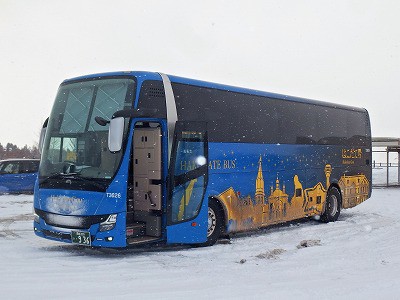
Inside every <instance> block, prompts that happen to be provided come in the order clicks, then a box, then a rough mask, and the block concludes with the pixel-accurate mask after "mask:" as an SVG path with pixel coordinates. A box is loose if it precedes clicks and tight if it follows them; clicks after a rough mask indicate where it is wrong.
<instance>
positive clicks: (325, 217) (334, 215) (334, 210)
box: [321, 187, 342, 223]
mask: <svg viewBox="0 0 400 300" xmlns="http://www.w3.org/2000/svg"><path fill="white" fill-rule="evenodd" d="M341 206H342V196H341V195H340V192H339V190H338V189H337V188H335V187H331V188H330V189H329V191H328V194H327V195H326V203H325V211H324V213H323V214H322V215H321V221H322V222H324V223H329V222H335V221H336V220H337V219H338V218H339V215H340V208H341Z"/></svg>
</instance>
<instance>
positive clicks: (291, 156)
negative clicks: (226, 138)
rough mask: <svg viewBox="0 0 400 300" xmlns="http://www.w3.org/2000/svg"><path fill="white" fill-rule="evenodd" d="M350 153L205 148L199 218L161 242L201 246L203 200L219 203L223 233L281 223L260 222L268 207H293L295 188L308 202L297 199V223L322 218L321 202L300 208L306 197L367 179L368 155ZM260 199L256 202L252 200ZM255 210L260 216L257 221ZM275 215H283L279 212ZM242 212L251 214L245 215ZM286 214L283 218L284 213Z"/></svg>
mask: <svg viewBox="0 0 400 300" xmlns="http://www.w3.org/2000/svg"><path fill="white" fill-rule="evenodd" d="M356 150H357V151H358V150H360V151H361V152H362V154H360V157H357V158H352V159H350V160H348V159H346V158H343V146H329V145H284V144H282V145H281V144H276V145H268V144H239V143H209V162H208V164H209V166H208V167H209V178H208V186H207V190H206V193H205V197H204V199H203V202H202V205H201V208H200V213H199V215H198V216H197V217H196V218H195V219H193V220H190V221H189V222H185V223H181V224H176V225H173V226H169V227H168V229H167V234H168V236H167V242H169V243H173V242H176V241H180V242H184V243H199V242H200V243H201V242H205V241H206V239H207V207H208V199H209V197H214V198H217V199H220V200H221V202H222V204H223V206H224V210H225V211H224V212H225V218H226V224H227V227H226V232H227V233H229V232H235V231H242V230H252V229H256V228H259V227H263V226H267V225H270V224H275V223H279V222H283V221H285V218H283V216H281V217H282V218H281V219H280V217H277V218H275V219H268V220H266V219H265V218H266V216H267V215H268V216H269V214H268V212H267V210H268V205H269V204H270V202H271V203H272V202H273V201H275V200H276V199H277V198H279V201H280V202H281V203H280V204H279V205H285V203H286V205H287V209H288V210H290V208H291V207H294V206H295V205H294V204H293V202H294V201H299V200H298V199H297V200H296V199H295V194H296V191H295V190H296V187H297V188H299V187H301V189H302V192H304V195H305V194H306V193H309V197H308V198H307V197H302V198H301V202H302V203H300V205H298V208H300V211H299V212H297V215H298V216H299V217H297V218H302V217H305V216H311V215H319V214H321V213H322V212H323V206H322V205H323V203H324V200H325V198H324V197H321V203H322V204H321V203H320V204H319V205H318V203H316V198H317V197H314V202H313V203H311V202H310V203H305V202H304V201H305V200H303V199H307V201H309V200H312V199H310V198H311V195H312V194H313V193H318V190H319V191H320V193H319V194H318V195H325V194H323V193H326V191H327V189H328V187H329V185H330V184H336V185H340V184H341V182H342V181H343V180H341V179H343V178H344V176H348V177H345V178H351V176H355V177H357V176H360V177H359V178H364V177H362V176H363V175H365V178H371V166H370V165H368V164H367V160H368V159H369V156H370V149H368V148H361V149H356ZM327 165H329V166H330V167H331V168H332V170H331V173H329V176H327V173H326V172H327V169H326V166H327ZM260 170H261V174H262V175H261V176H260ZM260 178H261V179H260ZM257 180H258V181H257ZM260 182H261V183H260ZM365 185H366V188H367V190H366V194H365V195H364V198H363V200H365V199H366V198H367V197H369V196H370V193H371V183H370V182H368V180H367V182H366V183H365ZM315 190H317V192H315ZM257 193H258V194H259V195H258V196H257ZM321 193H322V194H321ZM260 195H261V198H257V197H260ZM277 195H278V196H277ZM271 197H272V198H271ZM274 197H275V200H274ZM234 198H235V199H234ZM363 200H362V201H363ZM257 209H258V211H259V214H260V215H257V213H256V211H257ZM274 209H275V208H274ZM280 209H281V210H283V208H282V207H281V208H280ZM285 209H286V208H285ZM246 211H247V212H249V211H251V212H252V213H248V214H247V215H246ZM285 213H286V212H285ZM287 213H288V216H289V215H290V212H289V211H288V212H287ZM292 215H295V214H292ZM263 218H264V219H263ZM295 218H296V217H295Z"/></svg>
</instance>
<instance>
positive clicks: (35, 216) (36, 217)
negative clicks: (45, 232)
mask: <svg viewBox="0 0 400 300" xmlns="http://www.w3.org/2000/svg"><path fill="white" fill-rule="evenodd" d="M33 220H34V221H35V222H36V223H39V221H40V218H39V215H38V214H35V213H34V214H33Z"/></svg>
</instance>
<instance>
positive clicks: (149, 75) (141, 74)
mask: <svg viewBox="0 0 400 300" xmlns="http://www.w3.org/2000/svg"><path fill="white" fill-rule="evenodd" d="M118 76H133V77H137V78H138V79H139V78H140V81H143V80H146V79H147V80H160V79H161V78H160V76H159V73H156V72H145V71H119V72H107V73H98V74H90V75H84V76H79V77H75V78H70V79H66V80H64V81H63V82H62V84H66V83H70V82H74V81H79V80H85V79H95V78H102V77H118ZM168 77H169V78H170V81H171V82H174V83H180V84H188V85H194V86H200V87H206V88H213V89H218V90H223V91H230V92H236V93H242V94H250V95H255V96H262V97H268V98H274V99H282V100H288V101H294V102H301V103H306V104H312V105H319V106H327V107H334V108H340V109H346V110H352V111H359V112H367V110H366V109H365V108H360V107H354V106H348V105H343V104H337V103H332V102H326V101H320V100H313V99H307V98H302V97H295V96H289V95H283V94H278V93H271V92H265V91H260V90H253V89H247V88H242V87H237V86H230V85H225V84H219V83H213V82H207V81H201V80H197V79H190V78H184V77H179V76H174V75H168Z"/></svg>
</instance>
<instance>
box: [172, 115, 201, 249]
mask: <svg viewBox="0 0 400 300" xmlns="http://www.w3.org/2000/svg"><path fill="white" fill-rule="evenodd" d="M206 128H207V124H206V123H205V122H188V121H178V122H176V126H175V135H174V142H173V147H172V152H171V160H170V166H169V181H168V200H167V214H168V223H167V225H168V226H167V243H200V242H205V241H206V240H207V220H208V219H207V209H208V208H207V205H208V202H207V201H203V197H204V192H205V188H206V186H207V175H208V141H207V130H206ZM204 206H206V207H205V209H204Z"/></svg>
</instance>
